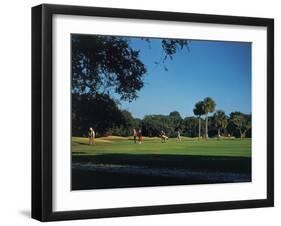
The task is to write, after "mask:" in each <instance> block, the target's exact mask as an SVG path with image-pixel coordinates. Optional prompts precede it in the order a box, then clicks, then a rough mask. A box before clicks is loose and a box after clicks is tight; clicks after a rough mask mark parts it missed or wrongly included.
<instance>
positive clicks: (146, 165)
mask: <svg viewBox="0 0 281 226" xmlns="http://www.w3.org/2000/svg"><path fill="white" fill-rule="evenodd" d="M77 166H78V167H77ZM116 166H117V167H116ZM250 181H251V158H249V157H225V156H223V157H222V156H195V155H163V154H161V155H158V154H100V155H83V156H79V155H73V156H72V189H73V190H84V189H99V188H121V187H147V186H167V185H189V184H211V183H231V182H250Z"/></svg>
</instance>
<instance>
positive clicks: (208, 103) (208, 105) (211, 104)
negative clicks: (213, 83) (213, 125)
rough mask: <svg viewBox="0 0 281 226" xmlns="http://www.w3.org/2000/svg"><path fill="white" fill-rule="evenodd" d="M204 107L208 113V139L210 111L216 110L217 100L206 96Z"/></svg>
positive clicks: (206, 113)
mask: <svg viewBox="0 0 281 226" xmlns="http://www.w3.org/2000/svg"><path fill="white" fill-rule="evenodd" d="M203 103H204V104H203V109H204V113H205V115H206V125H205V126H206V139H208V113H211V112H214V111H215V108H216V102H215V101H214V100H213V99H212V98H211V97H206V98H205V99H204V100H203Z"/></svg>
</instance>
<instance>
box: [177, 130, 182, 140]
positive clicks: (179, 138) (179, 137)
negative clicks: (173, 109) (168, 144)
mask: <svg viewBox="0 0 281 226" xmlns="http://www.w3.org/2000/svg"><path fill="white" fill-rule="evenodd" d="M177 141H181V133H180V131H179V130H178V136H177Z"/></svg>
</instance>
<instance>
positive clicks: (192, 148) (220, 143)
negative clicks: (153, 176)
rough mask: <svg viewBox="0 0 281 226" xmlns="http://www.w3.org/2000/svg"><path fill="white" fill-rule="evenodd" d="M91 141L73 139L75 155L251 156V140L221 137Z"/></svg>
mask: <svg viewBox="0 0 281 226" xmlns="http://www.w3.org/2000/svg"><path fill="white" fill-rule="evenodd" d="M88 142H89V141H88V138H79V137H73V138H72V154H73V155H98V154H158V155H159V154H163V155H200V156H232V157H251V139H235V138H233V139H232V138H222V139H220V140H218V139H216V138H213V139H208V140H205V139H200V140H198V138H185V137H183V138H182V141H180V142H179V141H177V139H176V138H170V139H169V140H168V141H167V142H166V143H162V142H161V140H160V138H158V137H155V138H148V137H146V138H144V142H143V143H142V144H139V143H136V144H134V141H133V139H132V138H127V137H114V136H110V137H103V138H97V139H95V144H94V145H88Z"/></svg>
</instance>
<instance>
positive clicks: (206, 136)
mask: <svg viewBox="0 0 281 226" xmlns="http://www.w3.org/2000/svg"><path fill="white" fill-rule="evenodd" d="M205 129H206V139H208V113H207V114H206V128H205Z"/></svg>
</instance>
